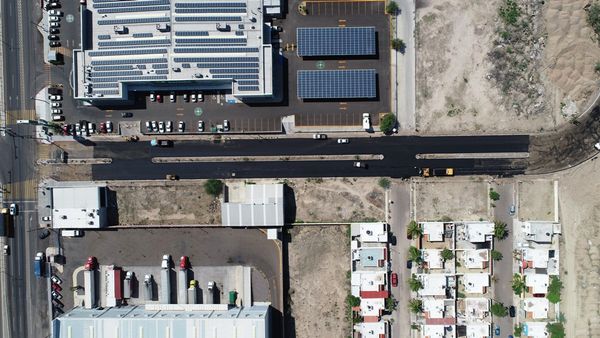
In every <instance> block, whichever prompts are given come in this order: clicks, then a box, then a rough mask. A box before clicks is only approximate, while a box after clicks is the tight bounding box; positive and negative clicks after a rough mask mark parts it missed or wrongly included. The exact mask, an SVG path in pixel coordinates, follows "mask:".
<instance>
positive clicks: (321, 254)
mask: <svg viewBox="0 0 600 338" xmlns="http://www.w3.org/2000/svg"><path fill="white" fill-rule="evenodd" d="M346 231H347V226H311V225H307V226H296V227H294V228H292V229H291V230H290V234H291V243H289V251H288V252H289V270H290V290H289V302H290V308H291V315H292V317H293V318H294V322H295V326H296V335H295V337H296V338H313V337H315V336H318V337H347V336H349V335H350V323H349V317H348V314H347V313H346V308H345V299H346V296H347V295H348V293H349V292H350V281H349V280H348V279H347V277H346V273H347V271H348V270H350V243H349V238H348V236H347V233H346ZM315 332H318V334H317V335H315Z"/></svg>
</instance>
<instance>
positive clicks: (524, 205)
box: [518, 179, 555, 221]
mask: <svg viewBox="0 0 600 338" xmlns="http://www.w3.org/2000/svg"><path fill="white" fill-rule="evenodd" d="M518 189H519V219H520V220H522V221H554V216H555V214H554V180H546V179H542V180H530V181H523V182H519V183H518Z"/></svg>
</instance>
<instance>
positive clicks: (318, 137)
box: [313, 134, 327, 140]
mask: <svg viewBox="0 0 600 338" xmlns="http://www.w3.org/2000/svg"><path fill="white" fill-rule="evenodd" d="M326 139H327V135H326V134H313V140H326Z"/></svg>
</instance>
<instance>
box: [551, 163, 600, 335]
mask: <svg viewBox="0 0 600 338" xmlns="http://www.w3.org/2000/svg"><path fill="white" fill-rule="evenodd" d="M559 196H560V210H561V224H562V238H561V248H560V250H561V254H560V258H561V262H560V264H561V267H562V269H561V276H562V277H561V279H562V280H563V282H564V290H563V295H564V296H563V297H561V298H562V301H561V307H560V309H561V312H563V313H564V314H565V316H566V322H565V329H566V336H567V337H597V336H598V327H600V306H599V304H600V230H599V227H598V222H599V220H600V161H589V162H587V163H585V164H583V165H581V166H578V167H576V168H574V169H571V170H569V171H568V172H566V174H565V175H564V176H563V177H561V178H560V181H559Z"/></svg>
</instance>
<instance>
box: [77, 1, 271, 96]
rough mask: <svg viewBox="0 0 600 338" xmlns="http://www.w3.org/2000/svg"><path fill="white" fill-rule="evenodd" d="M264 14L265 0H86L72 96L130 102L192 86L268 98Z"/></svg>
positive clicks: (268, 51) (268, 44) (268, 43)
mask: <svg viewBox="0 0 600 338" xmlns="http://www.w3.org/2000/svg"><path fill="white" fill-rule="evenodd" d="M273 7H274V8H277V7H278V4H275V5H274V6H273ZM264 14H265V13H263V1H262V0H238V1H233V2H219V1H214V0H152V1H117V0H109V1H106V0H89V1H88V5H87V6H83V7H82V10H81V23H82V24H81V26H82V27H81V36H82V41H81V46H82V48H81V49H79V50H74V51H73V70H74V71H73V79H72V83H73V84H74V88H73V90H74V92H75V95H74V97H75V98H76V99H81V100H88V101H106V100H128V94H129V92H131V91H151V90H163V91H165V90H192V89H193V90H213V91H214V90H225V91H230V92H231V93H232V94H233V96H235V97H236V98H240V99H244V98H257V97H270V96H272V95H273V49H272V45H271V41H270V37H271V35H270V28H269V27H268V26H267V25H265V23H264Z"/></svg>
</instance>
